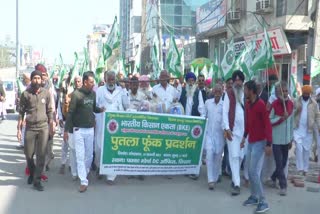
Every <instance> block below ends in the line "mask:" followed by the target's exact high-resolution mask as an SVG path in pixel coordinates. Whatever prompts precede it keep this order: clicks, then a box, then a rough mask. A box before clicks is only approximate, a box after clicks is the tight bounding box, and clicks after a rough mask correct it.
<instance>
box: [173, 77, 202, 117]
mask: <svg viewBox="0 0 320 214" xmlns="http://www.w3.org/2000/svg"><path fill="white" fill-rule="evenodd" d="M196 79H197V77H196V75H195V74H194V73H192V72H188V73H187V74H186V82H187V84H186V86H185V87H184V88H182V93H181V97H180V100H179V102H180V103H181V104H182V106H183V108H184V112H185V115H188V116H204V115H205V112H204V101H203V96H202V92H201V90H199V88H198V87H197V85H196V84H195V81H196Z"/></svg>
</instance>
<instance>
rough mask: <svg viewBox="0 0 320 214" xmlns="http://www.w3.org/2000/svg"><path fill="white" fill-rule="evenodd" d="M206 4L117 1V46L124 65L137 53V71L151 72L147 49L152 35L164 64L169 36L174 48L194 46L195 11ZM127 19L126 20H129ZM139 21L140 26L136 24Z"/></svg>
mask: <svg viewBox="0 0 320 214" xmlns="http://www.w3.org/2000/svg"><path fill="white" fill-rule="evenodd" d="M208 1H209V0H120V28H121V34H122V45H121V47H122V54H123V56H125V58H126V59H127V62H130V61H132V60H133V56H134V55H135V54H138V55H140V54H141V61H140V67H141V72H142V73H148V72H149V71H150V69H151V66H150V47H151V46H152V41H153V38H154V37H155V36H156V35H157V36H158V38H159V40H160V41H161V45H162V50H163V55H161V58H162V59H163V60H164V61H165V58H166V50H167V48H168V45H169V41H170V36H171V34H173V35H174V36H175V40H176V43H177V45H178V48H182V47H183V46H184V45H186V44H190V43H194V42H195V36H196V28H195V26H196V9H197V8H198V7H199V6H200V5H202V4H204V3H205V2H208ZM140 6H141V7H140ZM139 13H140V16H139ZM128 17H130V20H129V19H128ZM139 21H140V26H139V24H138V23H139ZM132 25H134V26H132ZM138 26H139V27H138ZM129 29H131V30H129ZM138 29H139V30H140V33H141V34H140V37H139V35H138V33H137V31H136V30H138ZM127 32H130V33H129V35H127ZM133 38H134V39H133ZM138 38H140V42H138ZM127 41H129V42H127ZM132 54H133V56H132ZM134 58H135V59H134V60H137V57H136V56H135V57H134ZM136 64H137V62H136Z"/></svg>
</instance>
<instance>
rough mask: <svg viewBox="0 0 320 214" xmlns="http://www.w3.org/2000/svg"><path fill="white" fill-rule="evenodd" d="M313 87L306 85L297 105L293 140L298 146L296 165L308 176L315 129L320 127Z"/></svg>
mask: <svg viewBox="0 0 320 214" xmlns="http://www.w3.org/2000/svg"><path fill="white" fill-rule="evenodd" d="M311 93H312V87H311V86H310V85H304V86H303V87H302V96H301V97H299V98H298V100H297V101H296V103H295V107H296V110H295V113H294V131H293V139H294V142H295V145H296V165H297V170H298V171H299V173H300V174H302V175H306V173H307V172H308V169H309V156H310V150H311V145H312V140H313V139H312V137H313V130H314V128H318V129H319V127H320V117H319V108H318V104H317V102H316V101H315V100H314V99H313V98H311V96H310V95H311Z"/></svg>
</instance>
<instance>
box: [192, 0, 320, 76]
mask: <svg viewBox="0 0 320 214" xmlns="http://www.w3.org/2000/svg"><path fill="white" fill-rule="evenodd" d="M316 2H317V1H316V0H304V1H301V0H212V1H210V2H209V3H207V4H204V5H202V6H201V7H200V8H198V12H197V18H198V20H197V22H200V20H202V21H201V22H200V23H199V24H198V25H197V37H198V39H207V40H209V57H210V58H211V59H213V58H214V50H215V49H217V50H218V58H219V59H220V61H221V60H222V58H223V55H224V52H225V50H226V45H227V44H228V42H229V41H230V40H231V38H233V39H234V48H235V50H236V54H239V53H240V52H241V50H242V48H243V47H244V45H245V44H246V43H248V42H250V41H252V40H255V41H256V42H259V41H260V40H262V38H263V29H264V28H266V29H267V32H268V34H269V37H270V40H271V43H272V49H273V55H274V57H275V66H273V68H272V69H269V70H268V71H267V72H266V71H265V73H266V74H277V75H278V77H279V78H280V79H282V80H286V81H288V80H289V78H290V75H291V74H292V75H294V76H295V77H296V78H297V79H298V81H299V82H302V80H303V76H306V75H305V74H306V73H307V69H306V68H307V64H308V62H307V61H308V60H307V59H308V57H309V56H311V55H312V54H313V53H312V49H313V43H312V41H313V40H314V38H313V30H312V26H313V21H312V19H313V20H314V19H315V18H314V17H315V8H316V7H315V4H316ZM199 19H200V20H199Z"/></svg>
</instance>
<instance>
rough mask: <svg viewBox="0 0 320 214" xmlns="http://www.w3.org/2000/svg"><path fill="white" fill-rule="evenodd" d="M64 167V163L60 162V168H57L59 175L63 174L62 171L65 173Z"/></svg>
mask: <svg viewBox="0 0 320 214" xmlns="http://www.w3.org/2000/svg"><path fill="white" fill-rule="evenodd" d="M65 168H66V165H64V164H62V165H61V167H60V169H59V174H60V175H64V173H65Z"/></svg>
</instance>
